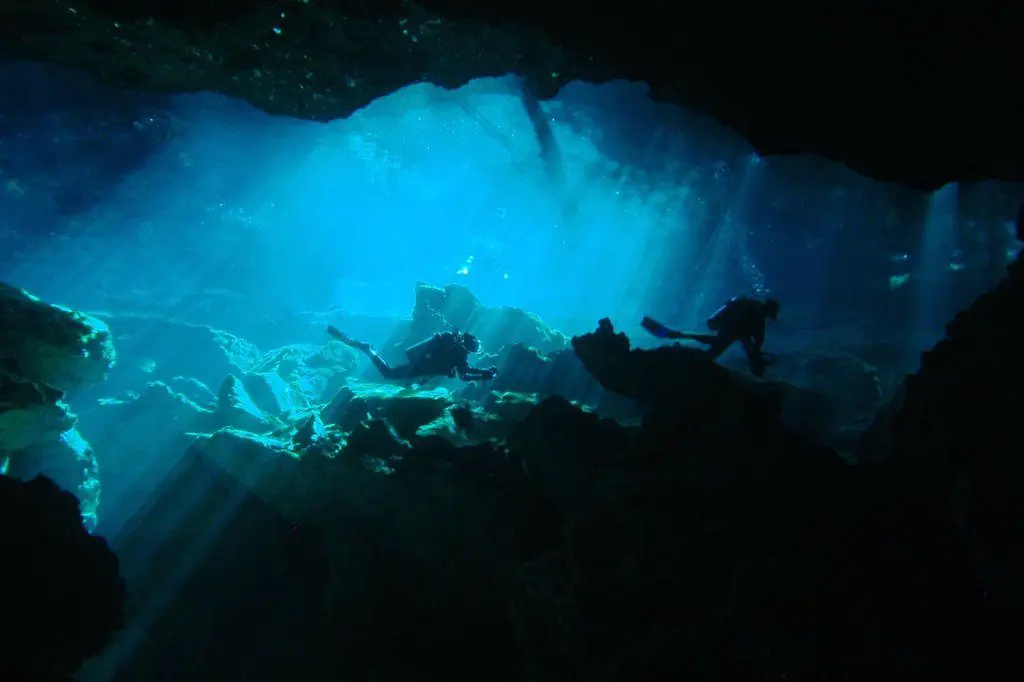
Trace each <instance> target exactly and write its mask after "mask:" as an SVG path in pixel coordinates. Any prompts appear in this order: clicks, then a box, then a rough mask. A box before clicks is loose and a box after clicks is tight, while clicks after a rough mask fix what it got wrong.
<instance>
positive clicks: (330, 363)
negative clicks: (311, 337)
mask: <svg viewBox="0 0 1024 682" xmlns="http://www.w3.org/2000/svg"><path fill="white" fill-rule="evenodd" d="M359 357H360V355H359V353H357V352H356V351H355V350H353V349H352V348H349V347H348V346H346V345H344V344H342V343H338V342H337V341H330V340H329V341H327V342H326V343H324V344H323V345H311V344H290V345H288V346H284V347H282V348H278V349H275V350H272V351H269V352H267V353H266V354H264V355H262V356H261V357H260V358H259V359H258V360H257V361H255V362H254V363H253V364H252V367H251V369H250V371H251V373H254V374H263V375H271V374H273V375H276V376H278V377H280V379H281V380H282V381H283V382H284V383H285V384H286V385H287V386H288V393H289V394H291V395H290V397H288V398H286V399H285V400H284V402H285V403H288V404H295V403H303V404H309V403H314V402H319V401H324V400H329V399H330V397H331V396H333V395H334V393H335V392H336V391H337V390H338V389H339V388H341V387H342V386H344V385H345V381H346V380H347V379H348V378H349V377H350V376H351V375H352V373H353V372H354V371H355V369H356V367H357V366H358V364H359ZM274 383H275V384H276V383H277V382H274ZM282 390H283V387H281V386H279V385H278V386H277V387H275V388H273V392H274V393H275V394H277V395H278V397H277V398H275V400H277V401H281V399H282V398H281V394H282Z"/></svg>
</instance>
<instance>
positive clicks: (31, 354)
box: [0, 282, 115, 527]
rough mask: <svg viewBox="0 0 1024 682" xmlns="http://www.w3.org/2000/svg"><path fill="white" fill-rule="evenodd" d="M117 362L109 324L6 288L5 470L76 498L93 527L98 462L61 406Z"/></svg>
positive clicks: (0, 326) (2, 308)
mask: <svg viewBox="0 0 1024 682" xmlns="http://www.w3.org/2000/svg"><path fill="white" fill-rule="evenodd" d="M114 359H115V353H114V347H113V343H112V342H111V337H110V332H109V330H108V329H107V327H106V325H105V324H103V323H102V322H100V321H99V320H96V319H94V318H91V317H89V316H87V315H83V314H81V313H78V312H75V311H73V310H70V309H68V308H65V307H62V306H56V305H51V304H49V303H46V302H44V301H41V300H39V299H38V298H36V297H35V296H32V295H31V294H29V293H28V292H26V291H24V290H22V289H18V288H16V287H12V286H9V285H7V284H3V283H2V282H0V464H2V465H3V468H4V470H5V471H6V473H8V474H9V475H12V476H17V477H19V478H25V479H28V478H32V477H34V476H36V475H37V474H44V475H46V476H49V477H50V478H51V479H53V480H54V481H56V482H57V483H58V484H59V485H61V486H62V487H64V488H65V489H67V490H69V491H71V492H72V493H74V494H76V495H77V496H78V497H79V499H80V500H81V502H82V511H83V514H84V515H85V518H86V521H87V522H88V524H89V525H90V527H92V526H93V525H94V524H95V520H96V509H97V506H98V505H99V481H98V479H97V477H96V476H97V464H96V458H95V456H94V454H93V452H92V448H91V447H90V446H89V444H88V442H87V441H86V440H85V439H84V438H83V437H82V436H81V434H79V433H78V432H77V431H75V430H74V427H75V423H76V417H75V415H74V414H72V413H71V411H70V409H69V407H68V406H67V404H66V403H65V402H64V400H63V398H64V395H65V393H66V392H69V391H73V390H76V389H79V388H82V387H84V386H88V385H90V384H94V383H97V382H100V381H102V380H103V379H104V378H105V377H106V375H107V372H108V371H109V370H110V368H111V367H112V366H113V364H114Z"/></svg>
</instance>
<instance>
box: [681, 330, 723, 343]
mask: <svg viewBox="0 0 1024 682" xmlns="http://www.w3.org/2000/svg"><path fill="white" fill-rule="evenodd" d="M681 338H684V339H686V340H687V341H696V342H697V343H703V344H705V345H708V346H712V345H714V343H715V341H717V340H718V336H716V335H715V334H691V333H690V332H684V333H683V335H682V337H681Z"/></svg>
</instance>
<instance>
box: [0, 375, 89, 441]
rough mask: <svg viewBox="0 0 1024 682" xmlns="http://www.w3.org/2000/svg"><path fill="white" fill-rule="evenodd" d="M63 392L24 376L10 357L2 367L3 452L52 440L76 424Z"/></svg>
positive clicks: (0, 433)
mask: <svg viewBox="0 0 1024 682" xmlns="http://www.w3.org/2000/svg"><path fill="white" fill-rule="evenodd" d="M62 398H63V394H62V393H61V392H60V391H58V390H56V389H54V388H52V387H50V386H47V385H46V384H39V383H35V382H33V381H30V380H29V379H27V378H26V377H24V376H23V375H22V374H21V373H20V371H19V370H18V368H17V367H16V366H15V365H14V364H13V361H12V360H11V359H8V360H7V361H5V362H4V366H2V367H0V454H3V453H11V452H15V451H18V450H24V449H26V448H29V447H32V446H33V445H34V444H36V443H40V442H42V443H50V442H54V441H56V440H57V439H59V438H60V434H62V433H64V432H65V431H67V430H68V429H70V428H72V427H74V425H75V417H74V415H72V414H71V412H70V411H69V410H68V407H67V405H65V404H64V403H63V402H62Z"/></svg>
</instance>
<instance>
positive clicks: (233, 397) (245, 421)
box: [217, 374, 282, 433]
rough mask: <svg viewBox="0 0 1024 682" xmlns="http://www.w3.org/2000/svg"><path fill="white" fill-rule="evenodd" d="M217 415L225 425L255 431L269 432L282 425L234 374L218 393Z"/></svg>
mask: <svg viewBox="0 0 1024 682" xmlns="http://www.w3.org/2000/svg"><path fill="white" fill-rule="evenodd" d="M217 416H218V417H219V419H220V422H221V424H222V425H224V426H230V427H234V428H239V429H242V430H245V431H252V432H253V433H268V432H270V431H273V430H274V429H277V428H280V427H281V426H282V422H281V421H280V420H279V419H277V418H276V417H275V415H274V414H273V413H268V412H265V411H264V410H262V409H260V406H259V405H257V404H256V402H255V401H254V400H253V399H252V397H251V396H250V395H249V392H248V391H247V390H246V389H245V384H244V383H243V382H242V380H241V379H239V378H238V377H236V376H235V375H234V374H229V375H228V376H227V378H226V379H224V383H222V384H221V387H220V391H219V392H218V393H217Z"/></svg>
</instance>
